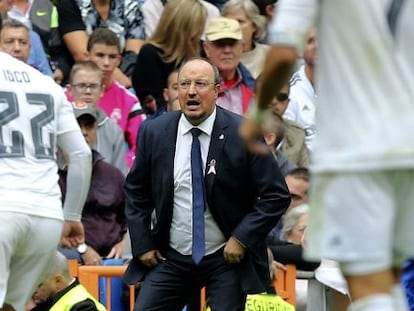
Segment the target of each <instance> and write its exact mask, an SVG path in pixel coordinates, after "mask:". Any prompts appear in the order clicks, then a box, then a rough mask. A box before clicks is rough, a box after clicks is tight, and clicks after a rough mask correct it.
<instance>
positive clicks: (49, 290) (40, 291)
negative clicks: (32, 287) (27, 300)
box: [32, 277, 57, 304]
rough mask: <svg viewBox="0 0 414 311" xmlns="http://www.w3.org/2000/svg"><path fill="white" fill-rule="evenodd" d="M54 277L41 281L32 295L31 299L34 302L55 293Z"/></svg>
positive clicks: (39, 301) (37, 302) (36, 302)
mask: <svg viewBox="0 0 414 311" xmlns="http://www.w3.org/2000/svg"><path fill="white" fill-rule="evenodd" d="M55 285H56V284H55V282H54V278H53V277H50V278H49V279H47V280H45V281H43V282H42V283H41V284H40V285H39V286H38V287H37V288H36V291H35V292H34V293H33V295H32V300H33V302H34V303H35V304H40V303H42V302H45V301H46V300H47V299H48V298H49V297H50V296H52V295H54V294H56V292H57V291H56V290H55V287H56V286H55Z"/></svg>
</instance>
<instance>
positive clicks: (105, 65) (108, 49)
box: [89, 43, 121, 86]
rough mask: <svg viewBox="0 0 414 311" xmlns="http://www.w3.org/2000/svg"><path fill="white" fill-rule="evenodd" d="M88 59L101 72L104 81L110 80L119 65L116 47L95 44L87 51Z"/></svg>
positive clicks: (119, 56) (119, 58)
mask: <svg viewBox="0 0 414 311" xmlns="http://www.w3.org/2000/svg"><path fill="white" fill-rule="evenodd" d="M89 57H90V60H91V61H93V62H94V63H95V64H97V65H98V67H99V68H100V69H101V70H102V71H103V73H104V76H105V81H109V80H110V79H111V76H112V73H113V72H114V70H115V69H116V68H117V67H118V66H119V64H120V63H121V55H120V54H119V50H118V47H117V46H113V45H105V44H102V43H97V44H95V45H94V46H93V47H92V48H91V50H90V51H89ZM107 86H108V85H107Z"/></svg>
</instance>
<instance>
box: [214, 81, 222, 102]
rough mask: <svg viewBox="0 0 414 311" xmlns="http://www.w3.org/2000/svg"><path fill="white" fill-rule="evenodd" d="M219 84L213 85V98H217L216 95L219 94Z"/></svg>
mask: <svg viewBox="0 0 414 311" xmlns="http://www.w3.org/2000/svg"><path fill="white" fill-rule="evenodd" d="M220 88H221V87H220V84H219V83H217V84H216V85H214V91H215V96H214V98H215V99H217V97H218V95H219V93H220Z"/></svg>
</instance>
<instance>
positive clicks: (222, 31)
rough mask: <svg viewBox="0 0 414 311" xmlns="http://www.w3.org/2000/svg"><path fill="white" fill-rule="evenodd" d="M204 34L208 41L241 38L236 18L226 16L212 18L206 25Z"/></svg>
mask: <svg viewBox="0 0 414 311" xmlns="http://www.w3.org/2000/svg"><path fill="white" fill-rule="evenodd" d="M205 36H206V39H207V40H208V41H216V40H220V39H234V40H241V39H242V31H241V28H240V24H239V22H238V21H237V20H235V19H233V18H227V17H217V18H212V19H211V21H210V23H209V24H208V25H207V28H206V31H205Z"/></svg>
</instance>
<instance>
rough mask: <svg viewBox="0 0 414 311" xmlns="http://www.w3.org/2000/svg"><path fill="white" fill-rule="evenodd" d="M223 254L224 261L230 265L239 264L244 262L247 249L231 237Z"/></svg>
mask: <svg viewBox="0 0 414 311" xmlns="http://www.w3.org/2000/svg"><path fill="white" fill-rule="evenodd" d="M223 253H224V259H225V260H226V262H227V263H228V264H237V263H240V262H241V261H242V260H243V258H244V254H245V253H246V249H245V248H244V247H243V245H241V244H240V242H239V241H237V239H236V238H234V237H230V239H229V240H228V241H227V243H226V246H225V247H224V251H223Z"/></svg>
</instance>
